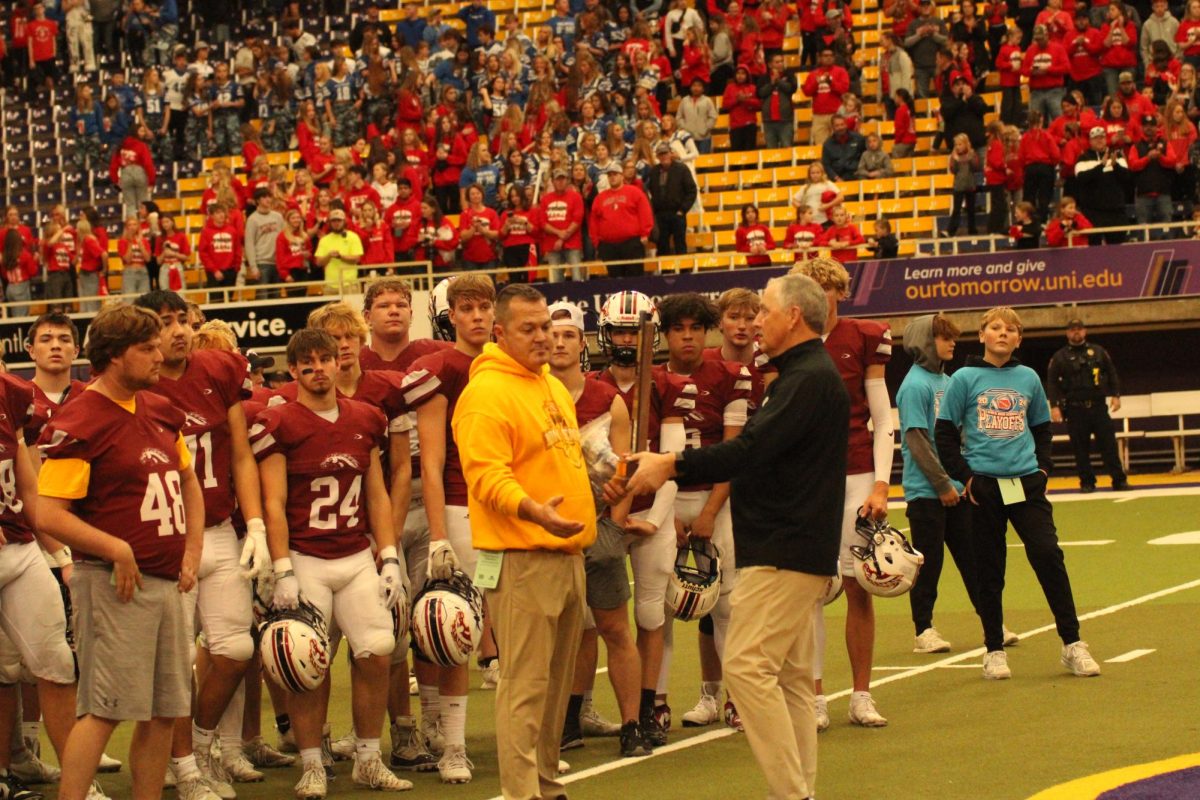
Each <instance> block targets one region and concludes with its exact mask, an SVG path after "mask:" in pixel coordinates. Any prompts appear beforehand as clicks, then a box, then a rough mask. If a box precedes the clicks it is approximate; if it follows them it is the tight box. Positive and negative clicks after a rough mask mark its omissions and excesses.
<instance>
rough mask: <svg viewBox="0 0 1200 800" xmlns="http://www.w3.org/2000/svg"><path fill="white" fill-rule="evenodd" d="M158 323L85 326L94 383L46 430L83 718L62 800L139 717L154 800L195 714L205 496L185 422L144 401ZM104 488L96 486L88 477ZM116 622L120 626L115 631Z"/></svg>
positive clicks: (157, 357)
mask: <svg viewBox="0 0 1200 800" xmlns="http://www.w3.org/2000/svg"><path fill="white" fill-rule="evenodd" d="M161 329H162V323H161V322H160V321H159V319H158V316H157V315H156V314H154V313H151V312H149V311H147V310H145V309H142V308H134V307H131V306H112V307H109V308H107V309H104V310H103V311H101V312H100V314H99V315H97V317H96V318H95V320H93V322H92V324H91V326H90V328H89V330H88V344H87V357H88V360H89V361H91V363H92V369H93V371H94V372H95V373H96V374H97V375H98V377H97V378H96V380H95V381H94V382H93V383H92V385H91V386H90V387H89V390H88V391H85V392H83V393H82V394H81V395H80V396H79V397H78V398H76V399H74V400H72V401H71V402H70V403H68V404H67V405H66V406H64V407H63V409H62V411H61V412H60V413H59V414H57V415H56V416H55V417H54V419H53V420H51V422H50V423H49V424H48V425H47V426H46V428H45V429H44V430H43V431H42V436H41V439H40V441H39V446H40V447H41V448H42V450H43V454H44V455H45V457H46V461H45V463H43V465H42V469H41V473H40V475H39V478H38V491H39V502H38V524H39V526H40V527H41V528H42V529H44V530H46V531H48V532H50V533H51V534H52V535H53V536H55V537H56V538H58V539H60V540H61V541H63V542H65V543H66V544H68V545H69V546H71V547H72V548H73V549H74V550H75V557H76V559H77V561H78V562H79V563H77V564H76V567H75V572H74V574H73V575H72V578H71V587H72V594H73V596H74V600H75V606H76V608H75V611H76V620H77V622H78V623H79V627H78V630H77V631H76V638H77V648H78V650H77V652H78V658H79V674H80V686H81V687H83V688H82V689H81V691H80V693H79V698H78V701H77V710H78V711H79V713H80V717H79V719H78V720H77V721H76V723H75V726H74V727H73V728H72V729H71V734H70V736H69V737H68V739H67V745H66V750H65V752H64V753H63V757H62V764H63V775H62V783H61V785H60V788H59V797H62V798H64V800H84V798H85V796H86V795H87V794H88V792H89V791H90V790H91V787H92V779H93V777H94V776H95V772H96V765H97V762H98V761H99V759H100V755H101V753H102V752H103V750H104V745H105V744H106V743H107V742H108V739H109V737H110V736H111V735H112V732H113V729H114V728H115V727H116V726H117V724H118V723H119V722H120V721H121V720H126V719H128V720H136V721H137V724H136V727H135V730H134V734H133V742H132V744H131V747H130V753H131V756H132V758H131V760H130V765H131V769H132V772H133V797H135V798H138V800H142V798H145V799H146V800H149V798H155V797H159V796H160V795H161V793H162V786H163V778H164V776H165V775H166V771H167V759H168V757H169V756H170V750H171V730H172V727H173V725H174V722H175V720H176V719H178V718H180V717H186V716H187V715H188V714H189V713H190V711H191V691H190V688H191V687H190V683H191V680H190V679H191V661H190V656H191V653H190V650H191V645H192V640H193V629H192V620H191V619H189V618H188V616H187V612H188V610H189V608H190V605H189V604H188V603H187V602H185V601H184V600H183V599H182V598H181V597H180V593H181V592H182V593H186V592H190V591H191V590H192V588H193V587H194V586H195V585H196V572H197V570H198V569H199V567H200V553H201V548H202V546H203V542H204V494H203V491H202V489H201V487H200V482H199V481H198V480H197V479H196V474H195V472H193V470H192V466H191V453H190V452H189V450H188V448H187V445H186V444H185V443H184V440H183V433H182V431H183V427H184V425H185V424H186V418H185V416H184V413H183V412H182V411H180V410H179V409H177V408H174V407H173V406H172V404H171V403H170V402H168V401H167V400H165V399H164V398H162V397H160V396H158V395H156V394H152V393H150V392H147V391H144V390H145V389H149V388H150V387H151V386H153V385H154V384H155V383H156V382H157V381H158V378H159V369H160V365H161V364H162V353H161V352H160V351H159V341H160V338H161V337H160V334H161ZM93 475H96V476H103V480H92V476H93ZM118 621H119V624H118Z"/></svg>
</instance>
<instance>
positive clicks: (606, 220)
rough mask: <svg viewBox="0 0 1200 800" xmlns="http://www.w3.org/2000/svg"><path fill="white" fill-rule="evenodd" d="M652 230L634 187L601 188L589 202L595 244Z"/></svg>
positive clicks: (642, 198)
mask: <svg viewBox="0 0 1200 800" xmlns="http://www.w3.org/2000/svg"><path fill="white" fill-rule="evenodd" d="M730 86H733V84H730ZM653 229H654V212H653V211H652V210H651V209H650V201H649V200H647V199H646V193H645V192H643V191H642V190H641V189H639V188H637V187H636V186H630V185H628V184H625V185H622V186H621V187H620V188H619V189H605V190H604V191H603V192H601V193H600V194H598V195H596V199H595V200H594V201H593V202H592V213H591V216H590V217H589V218H588V234H589V235H590V236H591V237H592V241H593V242H595V243H596V244H600V243H601V242H608V243H612V244H616V243H618V242H624V241H626V240H628V239H632V238H634V237H641V236H649V235H650V231H652V230H653Z"/></svg>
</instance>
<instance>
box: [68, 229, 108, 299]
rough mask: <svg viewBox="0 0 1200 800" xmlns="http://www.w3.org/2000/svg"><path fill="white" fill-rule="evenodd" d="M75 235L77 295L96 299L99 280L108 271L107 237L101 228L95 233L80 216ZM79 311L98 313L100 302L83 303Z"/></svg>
mask: <svg viewBox="0 0 1200 800" xmlns="http://www.w3.org/2000/svg"><path fill="white" fill-rule="evenodd" d="M75 233H76V234H78V236H79V295H80V297H96V296H97V295H99V294H100V278H101V276H102V275H104V273H105V272H107V271H108V270H107V266H108V236H107V235H105V234H104V229H103V228H100V229H99V233H97V231H96V230H95V229H93V228H92V223H91V222H90V221H89V220H88V218H87V216H85V215H80V217H79V221H78V222H77V223H75ZM79 310H80V311H90V312H95V311H99V310H100V301H99V300H87V301H84V302H82V303H80V304H79Z"/></svg>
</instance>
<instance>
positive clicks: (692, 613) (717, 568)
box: [667, 539, 721, 622]
mask: <svg viewBox="0 0 1200 800" xmlns="http://www.w3.org/2000/svg"><path fill="white" fill-rule="evenodd" d="M689 557H690V559H691V560H692V561H694V562H695V566H692V565H691V564H689V563H688V561H689ZM720 595H721V553H720V551H719V550H718V549H717V546H716V545H715V544H713V543H712V541H711V540H709V539H689V540H688V543H687V544H685V545H684V546H683V547H681V548H679V551H678V553H677V555H676V556H675V569H673V570H672V571H671V578H670V580H668V581H667V608H669V609H671V613H672V614H673V615H674V616H675V619H679V620H683V621H684V622H688V621H690V620H693V619H699V618H700V617H703V616H704V615H705V614H707V613H708V612H710V611H712V610H713V607H714V606H715V605H716V604H717V599H718V598H719V597H720Z"/></svg>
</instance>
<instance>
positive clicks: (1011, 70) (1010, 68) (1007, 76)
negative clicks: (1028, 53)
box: [996, 44, 1024, 86]
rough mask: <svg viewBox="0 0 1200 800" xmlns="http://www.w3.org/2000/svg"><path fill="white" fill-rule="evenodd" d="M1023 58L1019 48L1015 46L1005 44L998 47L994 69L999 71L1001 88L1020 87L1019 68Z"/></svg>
mask: <svg viewBox="0 0 1200 800" xmlns="http://www.w3.org/2000/svg"><path fill="white" fill-rule="evenodd" d="M1023 61H1024V56H1023V54H1022V53H1021V48H1020V47H1019V46H1017V45H1015V44H1005V45H1001V47H1000V55H999V56H997V57H996V69H998V70H1000V85H1001V86H1020V85H1021V66H1022V63H1023Z"/></svg>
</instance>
